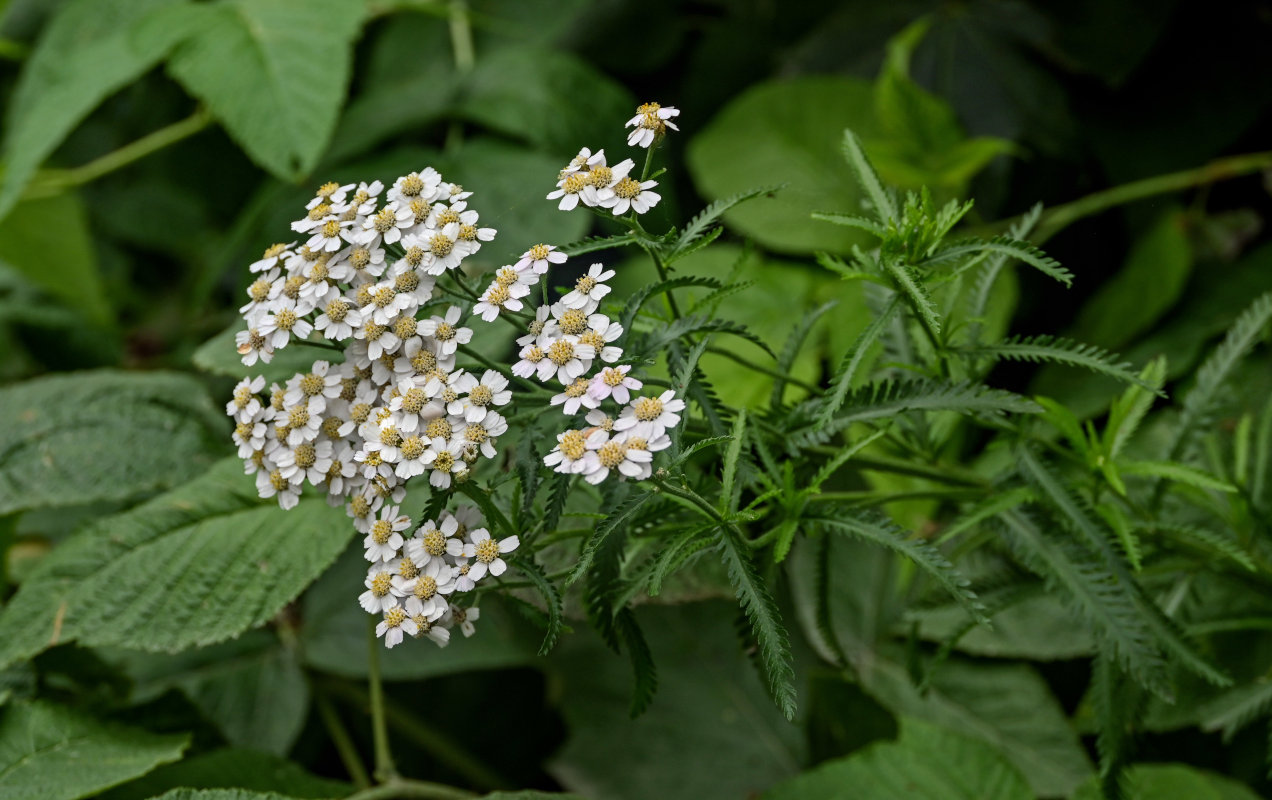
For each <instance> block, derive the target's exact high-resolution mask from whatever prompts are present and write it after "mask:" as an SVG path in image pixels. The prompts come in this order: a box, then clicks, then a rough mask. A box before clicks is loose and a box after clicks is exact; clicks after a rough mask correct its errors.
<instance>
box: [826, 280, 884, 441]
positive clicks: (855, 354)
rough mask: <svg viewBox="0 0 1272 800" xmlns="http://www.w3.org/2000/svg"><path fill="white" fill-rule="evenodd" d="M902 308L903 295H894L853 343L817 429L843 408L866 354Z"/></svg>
mask: <svg viewBox="0 0 1272 800" xmlns="http://www.w3.org/2000/svg"><path fill="white" fill-rule="evenodd" d="M900 307H901V295H899V294H893V296H892V300H891V301H890V302H889V303H888V305H886V306H885V307H884V309H883V311H882V312H881V313H879V314H878V315H877V316H875V318H874V319H873V320H871V322H870V324H869V325H868V326H866V329H865V330H864V331H862V332H861V333H860V334H859V335H858V336H857V339H856V341H854V342H853V343H852V347H850V348H849V349H848V352H847V353H845V354H844V359H843V361H842V362H841V363H840V365H839V369H838V370H837V371H836V372H835V377H834V379H833V380H832V381H831V387H830V391H829V392H827V393H826V396H825V398H823V400H822V401H821V405H820V408H819V409H818V413H817V427H823V426H826V425H829V424H830V421H831V420H832V419H833V418H834V416H835V414H836V413H838V411H839V409H840V408H841V407H842V406H843V404H844V400H845V398H846V397H847V396H848V391H849V390H850V389H851V388H852V382H853V380H854V379H855V378H856V377H857V370H858V369H859V368H860V367H861V364H862V362H863V361H864V360H865V357H866V353H867V352H869V350H870V348H871V347H872V346H873V345H874V343H875V341H877V340H878V338H879V336H880V334H882V333H883V329H884V327H886V326H887V324H888V320H889V319H890V318H891V317H892V315H893V314H894V313H895V312H896V310H897V309H898V308H900Z"/></svg>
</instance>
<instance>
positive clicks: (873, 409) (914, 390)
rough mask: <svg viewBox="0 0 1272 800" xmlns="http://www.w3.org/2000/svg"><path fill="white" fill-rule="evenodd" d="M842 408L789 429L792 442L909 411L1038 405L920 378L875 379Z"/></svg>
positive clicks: (990, 410) (987, 410)
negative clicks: (825, 417) (828, 417)
mask: <svg viewBox="0 0 1272 800" xmlns="http://www.w3.org/2000/svg"><path fill="white" fill-rule="evenodd" d="M843 406H844V407H843V409H842V410H841V411H840V412H839V414H838V415H837V416H835V417H834V418H833V419H831V420H830V421H829V422H827V423H822V421H821V420H820V419H818V420H817V421H816V422H815V423H813V424H811V425H807V426H803V427H800V428H797V429H795V430H792V431H790V438H791V440H792V442H793V443H794V444H796V445H798V446H806V445H809V444H816V443H821V442H825V441H828V440H829V439H830V437H831V436H833V435H835V434H836V433H838V432H839V431H841V430H843V429H844V428H847V427H848V426H849V425H852V424H854V423H857V422H870V421H872V420H878V419H887V418H891V417H894V416H896V415H898V414H904V413H906V412H910V411H957V412H959V413H963V414H1003V413H1021V414H1033V413H1037V412H1039V411H1041V407H1040V406H1039V405H1038V404H1037V403H1035V402H1034V401H1032V400H1030V399H1029V398H1027V397H1023V396H1021V395H1018V394H1015V393H1013V392H1008V391H1005V390H1003V389H993V388H991V387H989V386H985V385H984V384H979V383H938V382H935V381H928V380H922V379H915V380H902V381H886V380H885V381H878V382H876V383H873V384H869V385H867V386H863V387H862V388H860V389H858V390H857V391H855V392H852V393H850V394H849V395H848V397H846V398H845V399H844V403H843Z"/></svg>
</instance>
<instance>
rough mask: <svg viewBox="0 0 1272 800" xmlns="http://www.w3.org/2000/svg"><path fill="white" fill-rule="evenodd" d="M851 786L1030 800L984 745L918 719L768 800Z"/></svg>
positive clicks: (936, 799) (874, 791)
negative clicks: (894, 735)
mask: <svg viewBox="0 0 1272 800" xmlns="http://www.w3.org/2000/svg"><path fill="white" fill-rule="evenodd" d="M849 786H850V787H852V792H853V796H854V797H860V798H862V799H863V800H901V799H902V798H930V799H931V800H946V799H947V798H967V800H973V798H975V800H991V799H992V800H1027V798H1031V797H1033V794H1032V793H1031V792H1030V791H1029V787H1028V785H1027V784H1026V783H1025V780H1024V778H1022V777H1021V774H1020V773H1019V772H1017V771H1016V769H1015V768H1014V767H1012V766H1011V764H1009V763H1007V762H1006V761H1005V760H1004V759H1003V757H1002V756H1000V755H999V754H998V753H996V752H994V750H993V749H992V748H990V747H988V746H987V745H985V744H982V743H980V742H977V741H976V740H975V739H969V738H967V737H965V736H962V735H960V734H958V733H954V732H953V731H948V730H945V729H943V728H939V727H937V726H935V725H930V724H928V723H926V722H922V721H920V720H917V719H908V718H905V717H902V718H901V735H900V736H899V737H897V740H896V741H895V742H881V743H878V744H875V745H872V746H871V747H869V748H867V749H866V750H863V751H861V752H860V753H856V754H853V755H851V756H848V757H846V758H841V759H836V760H834V761H829V762H827V763H825V764H822V765H820V766H818V767H817V768H816V769H813V770H810V771H809V772H806V773H804V774H803V775H800V776H799V777H797V778H792V779H791V780H789V781H786V782H784V783H780V784H778V785H777V786H774V787H773V788H772V789H770V790H769V791H767V792H765V793H764V795H763V797H764V800H801V798H806V797H832V796H834V795H836V794H838V793H839V792H841V791H843V789H844V787H849Z"/></svg>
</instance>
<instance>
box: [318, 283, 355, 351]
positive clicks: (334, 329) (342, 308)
mask: <svg viewBox="0 0 1272 800" xmlns="http://www.w3.org/2000/svg"><path fill="white" fill-rule="evenodd" d="M321 302H322V305H321V308H322V313H321V314H319V315H318V318H317V319H316V320H314V330H316V331H318V332H320V333H321V334H322V335H323V337H324V338H326V339H332V340H334V341H340V340H342V339H348V338H349V337H351V336H353V332H354V329H356V328H359V327H361V326H362V322H363V319H362V312H361V311H360V310H358V309H356V308H354V307H353V303H350V302H349V301H348V300H346V299H344V298H343V297H342V296H341V295H340V290H339V289H336V288H335V287H332V288H331V289H329V290H328V291H327V293H326V295H324V296H323V298H322V301H321Z"/></svg>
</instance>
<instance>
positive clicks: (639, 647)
mask: <svg viewBox="0 0 1272 800" xmlns="http://www.w3.org/2000/svg"><path fill="white" fill-rule="evenodd" d="M614 630H615V631H616V632H617V633H618V636H619V638H620V639H622V641H623V646H624V647H626V648H627V657H628V659H630V660H631V663H632V678H633V682H634V685H633V687H632V705H631V715H632V718H633V719H634V718H636V717H639V716H640V715H641V714H644V713H645V711H646V709H648V708H649V704H650V703H651V702H652V701H653V699H654V693H655V692H657V691H658V670H657V669H656V668H655V667H654V656H653V654H652V653H650V652H649V644H648V643H647V642H646V641H645V635H644V634H643V633H641V630H640V625H639V624H638V623H637V622H636V616H635V615H634V614H632V611H631V609H630V608H624V609H622V610H621V611H619V612H618V614H616V615H615V616H614Z"/></svg>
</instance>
